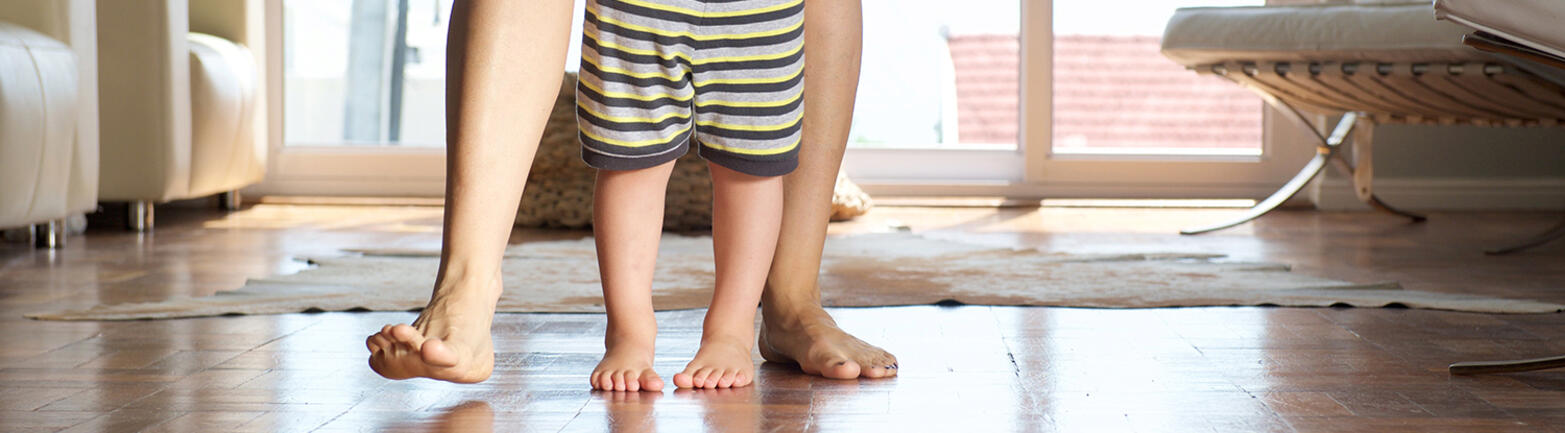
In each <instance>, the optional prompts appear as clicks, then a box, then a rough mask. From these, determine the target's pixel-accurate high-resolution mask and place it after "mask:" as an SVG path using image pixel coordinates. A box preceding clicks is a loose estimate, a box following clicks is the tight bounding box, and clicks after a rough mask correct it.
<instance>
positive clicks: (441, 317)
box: [365, 281, 500, 383]
mask: <svg viewBox="0 0 1565 433" xmlns="http://www.w3.org/2000/svg"><path fill="white" fill-rule="evenodd" d="M487 287H489V288H485V289H477V288H476V287H472V288H468V289H467V290H441V291H436V294H435V296H434V297H433V298H432V299H430V300H429V306H427V307H424V311H423V312H422V313H419V315H418V320H414V321H413V324H412V325H411V326H410V325H406V324H397V325H386V326H385V327H383V328H381V330H380V332H379V333H376V334H374V335H371V336H370V337H369V339H368V340H367V341H366V342H365V344H366V345H368V346H369V350H370V358H369V364H370V368H371V369H374V370H375V372H376V373H379V374H380V375H381V376H384V377H386V378H387V379H394V380H402V379H411V378H415V377H424V378H430V379H435V380H443V381H447V382H455V383H478V382H482V381H484V380H485V379H488V378H489V374H490V373H491V372H493V371H494V344H493V342H492V341H491V339H490V335H489V326H490V324H491V323H492V322H493V321H494V311H495V303H496V302H498V301H499V299H500V290H499V287H500V283H499V282H498V281H495V282H493V283H492V284H488V285H487Z"/></svg>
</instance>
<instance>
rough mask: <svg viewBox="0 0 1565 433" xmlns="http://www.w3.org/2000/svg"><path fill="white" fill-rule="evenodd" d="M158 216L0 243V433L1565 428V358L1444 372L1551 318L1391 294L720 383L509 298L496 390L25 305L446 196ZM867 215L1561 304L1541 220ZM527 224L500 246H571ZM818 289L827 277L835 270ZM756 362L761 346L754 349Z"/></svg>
mask: <svg viewBox="0 0 1565 433" xmlns="http://www.w3.org/2000/svg"><path fill="white" fill-rule="evenodd" d="M159 211H160V212H159V214H158V218H159V220H158V226H157V230H156V232H155V233H153V234H144V235H143V234H133V233H128V232H124V231H121V230H118V229H117V228H116V227H112V226H106V225H102V224H100V225H98V226H95V227H93V228H92V229H91V230H90V231H89V232H88V234H87V235H86V236H78V237H72V238H71V239H70V240H69V244H68V245H67V247H66V248H65V249H63V250H58V251H45V250H33V249H31V248H30V247H28V246H27V245H24V244H19V243H7V244H0V387H3V392H0V431H4V432H31V431H40V432H43V431H48V432H52V431H70V432H87V431H113V432H119V431H127V432H128V431H199V432H214V431H329V432H335V431H453V432H456V431H460V432H473V431H476V432H484V431H525V432H531V431H542V432H561V431H564V432H597V431H614V432H642V431H659V432H684V431H700V430H709V431H742V432H748V431H812V432H839V431H840V432H871V431H898V432H900V431H968V432H991V431H993V432H999V431H1026V432H1033V431H1070V432H1077V431H1086V432H1115V431H1224V432H1227V431H1242V432H1251V431H1260V432H1271V431H1279V432H1289V431H1301V432H1305V431H1307V432H1314V431H1371V432H1388V431H1417V432H1488V431H1544V432H1565V370H1557V371H1544V372H1533V373H1522V374H1509V375H1493V376H1474V377H1460V376H1451V375H1449V374H1447V373H1446V371H1445V368H1446V365H1447V364H1449V363H1450V362H1452V361H1458V360H1485V359H1505V358H1526V357H1537V356H1544V355H1553V354H1565V315H1560V314H1548V315H1489V314H1471V313H1456V312H1441V311H1421V310H1405V309H1294V308H1252V307H1244V308H1184V309H1156V310H1097V309H1069V308H1018V307H984V306H962V307H936V306H921V307H899V308H867V309H835V310H833V311H832V312H833V314H834V315H835V316H836V317H837V318H838V320H839V321H840V322H841V324H842V325H843V327H844V328H846V329H848V330H849V331H851V332H853V333H855V334H857V335H859V336H861V337H864V338H865V339H866V340H868V341H870V342H873V343H876V344H880V345H882V346H883V347H885V348H887V349H889V350H891V351H892V352H894V353H896V354H897V355H898V357H899V358H900V361H901V375H900V377H898V378H895V379H888V380H860V381H835V380H825V379H815V378H810V377H807V376H803V375H801V374H799V373H798V372H797V371H795V369H794V368H792V367H789V366H780V365H771V364H765V365H763V366H762V368H761V373H760V377H759V378H758V381H757V382H756V384H755V385H754V386H751V387H747V388H743V389H736V390H726V391H697V392H688V391H687V392H677V391H668V392H665V393H661V394H652V393H641V394H635V393H595V392H591V391H590V390H589V389H588V387H587V385H586V377H587V374H588V373H589V372H590V371H591V369H592V366H593V365H594V364H595V363H596V361H597V357H598V356H599V355H600V353H601V351H602V345H601V334H602V331H603V328H604V319H603V317H602V316H599V315H551V314H504V315H500V316H499V317H498V318H497V319H496V321H495V332H496V335H497V341H496V346H497V350H498V352H499V354H498V366H497V370H496V374H495V376H494V378H493V379H492V380H490V381H489V382H487V383H484V384H481V385H471V386H461V385H451V384H445V383H437V382H430V381H408V382H390V381H386V380H382V379H380V378H379V377H377V376H375V375H374V373H372V372H371V371H370V370H369V369H368V368H367V367H366V365H365V355H366V353H365V349H364V344H363V341H364V336H365V335H367V334H368V333H370V332H373V331H375V330H378V329H379V328H380V326H381V325H382V324H384V323H388V322H397V321H406V320H411V319H412V317H413V314H412V313H324V314H291V315H280V316H252V317H219V318H206V319H191V320H169V321H135V322H41V321H31V320H27V319H25V318H23V317H22V315H23V314H24V313H26V312H29V311H36V310H43V309H58V308H65V307H86V306H90V305H93V304H97V303H103V302H135V301H149V300H158V299H164V298H166V297H169V296H191V295H205V294H210V293H213V292H215V291H219V290H226V289H232V288H236V287H239V286H240V285H242V284H243V282H244V280H245V278H248V277H259V276H264V275H269V274H275V273H285V272H294V271H297V270H299V269H302V268H304V267H305V266H306V265H305V264H303V263H300V262H298V261H296V260H294V259H293V258H294V257H299V256H305V255H328V254H340V252H339V250H340V249H342V248H351V247H364V246H383V247H385V246H402V247H419V248H434V247H438V244H439V233H438V232H439V223H440V210H439V208H435V207H415V206H404V207H392V206H301V205H277V204H263V205H254V206H250V207H247V208H246V209H244V210H242V211H239V212H236V213H222V212H218V211H208V210H205V209H193V208H166V209H159ZM1234 212H1235V211H1233V210H1168V209H1161V210H1159V209H1090V208H1020V209H988V208H906V207H903V208H880V209H877V210H875V211H874V212H872V213H871V214H869V215H867V216H866V217H864V218H861V219H860V220H857V221H854V222H849V223H842V224H837V225H834V226H833V228H832V230H833V232H834V233H836V234H849V233H855V232H865V231H875V230H885V229H887V227H892V226H898V225H907V226H909V227H911V228H912V229H913V230H914V231H915V232H920V233H924V234H928V235H930V236H937V237H943V238H962V239H964V240H966V241H970V242H981V243H989V244H996V245H1015V246H1036V247H1044V248H1047V249H1051V250H1057V251H1074V252H1102V251H1116V252H1123V251H1128V250H1133V251H1181V252H1186V251H1196V252H1218V253H1225V254H1229V255H1231V256H1233V257H1234V258H1236V259H1241V260H1266V261H1275V262H1282V263H1288V264H1292V265H1294V267H1295V270H1296V271H1297V272H1302V273H1308V274H1311V275H1319V276H1325V277H1331V278H1337V279H1345V280H1352V281H1379V280H1395V281H1399V282H1401V283H1403V285H1404V286H1405V287H1406V288H1409V289H1418V290H1431V291H1441V292H1452V293H1477V294H1486V295H1494V296H1504V297H1516V298H1531V299H1540V300H1547V301H1552V302H1559V303H1565V242H1562V243H1556V244H1553V245H1548V246H1545V247H1543V248H1540V249H1538V250H1534V251H1531V252H1527V253H1523V254H1518V255H1514V256H1507V257H1488V256H1484V255H1483V254H1482V253H1481V250H1482V249H1483V248H1485V247H1489V246H1494V245H1498V244H1503V243H1505V242H1507V241H1509V240H1513V239H1516V238H1519V237H1521V236H1523V235H1526V234H1529V233H1531V232H1534V231H1538V230H1542V229H1544V228H1546V227H1548V226H1549V225H1551V224H1552V223H1553V222H1554V221H1555V220H1556V218H1557V216H1555V215H1549V214H1531V213H1437V214H1435V215H1433V216H1432V218H1431V219H1430V221H1429V222H1428V223H1426V224H1418V225H1413V224H1407V223H1405V222H1403V221H1400V220H1397V219H1394V218H1391V217H1387V216H1382V215H1377V214H1369V213H1319V212H1309V211H1288V212H1281V213H1278V214H1275V215H1272V216H1268V217H1266V218H1263V219H1262V220H1260V221H1259V222H1258V223H1255V224H1251V225H1245V226H1241V227H1239V228H1236V229H1233V230H1229V231H1224V232H1218V233H1214V234H1210V235H1204V236H1196V237H1182V236H1179V235H1177V234H1174V233H1175V231H1176V229H1178V228H1180V227H1183V226H1187V225H1195V224H1200V223H1204V222H1208V221H1211V220H1214V219H1217V218H1221V217H1222V216H1224V215H1229V214H1232V213H1234ZM583 235H584V233H581V232H538V231H518V232H516V233H515V234H513V242H520V241H522V240H539V239H558V238H571V237H579V236H583ZM827 290H831V289H830V288H827ZM701 313H702V312H701V311H685V312H667V313H660V314H659V316H658V317H659V320H660V323H661V326H662V333H661V335H660V337H659V338H660V341H659V352H660V353H661V357H660V358H658V359H657V362H658V366H657V367H658V369H659V371H660V372H662V373H664V376H665V377H668V376H671V375H672V374H673V373H674V372H677V371H678V370H679V369H681V368H682V367H683V365H684V363H685V362H686V361H688V360H689V357H690V356H691V355H693V354H694V351H695V343H696V340H697V338H698V335H699V330H700V328H699V327H700V321H701ZM757 360H759V358H757Z"/></svg>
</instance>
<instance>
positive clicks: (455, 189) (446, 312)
mask: <svg viewBox="0 0 1565 433" xmlns="http://www.w3.org/2000/svg"><path fill="white" fill-rule="evenodd" d="M572 7H573V4H572V2H571V0H530V1H525V2H523V1H512V0H458V1H457V2H456V3H455V5H454V6H453V7H452V13H451V26H450V35H449V36H448V37H447V58H446V120H447V121H446V206H445V221H444V223H445V224H444V228H445V231H444V234H443V238H442V244H441V245H442V248H441V254H440V271H439V274H438V276H437V279H436V283H435V288H434V292H433V294H431V296H430V300H429V305H428V306H427V307H425V308H424V311H423V312H422V313H420V314H419V316H418V319H417V320H415V321H414V322H413V324H412V325H406V324H398V325H388V326H386V327H384V328H382V329H381V332H379V333H376V334H374V335H371V336H370V337H369V339H368V341H367V344H368V346H369V349H370V359H369V363H370V367H371V368H373V369H374V370H375V372H377V373H380V375H381V376H385V377H387V378H390V379H407V378H412V377H427V378H431V379H438V380H445V381H451V382H461V383H473V382H480V381H483V380H485V379H488V378H489V374H490V372H491V371H493V369H494V349H493V346H492V343H491V340H490V335H489V326H490V323H491V321H492V320H493V319H494V308H495V303H496V302H497V301H498V300H499V297H500V292H501V289H502V285H501V282H500V260H501V257H502V255H503V254H504V251H505V246H506V240H507V239H508V238H509V237H510V232H511V225H512V223H513V221H514V219H515V216H516V206H517V204H518V202H519V201H520V200H521V195H522V187H523V185H524V184H525V183H526V180H527V172H528V169H529V168H530V167H532V160H533V154H534V153H535V152H536V151H537V150H538V140H539V138H540V137H542V135H543V128H544V124H545V122H546V121H547V120H548V118H549V113H550V111H551V108H552V105H553V103H554V99H555V97H556V96H557V95H558V94H559V91H560V79H561V74H562V73H563V72H562V71H563V67H564V65H565V51H566V47H567V45H566V44H567V43H568V40H569V33H570V28H571V8H572Z"/></svg>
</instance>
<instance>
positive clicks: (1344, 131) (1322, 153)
mask: <svg viewBox="0 0 1565 433" xmlns="http://www.w3.org/2000/svg"><path fill="white" fill-rule="evenodd" d="M1266 101H1267V102H1268V103H1272V104H1273V105H1274V106H1277V107H1278V108H1279V109H1282V110H1283V111H1284V113H1286V114H1289V115H1291V117H1290V119H1292V120H1293V121H1294V122H1295V123H1298V124H1299V125H1300V126H1304V127H1305V128H1307V129H1309V130H1310V131H1314V130H1315V127H1314V125H1311V124H1310V123H1309V121H1308V120H1306V119H1305V117H1304V115H1303V114H1302V113H1299V112H1298V110H1295V109H1294V108H1293V107H1292V106H1289V105H1287V104H1286V103H1284V102H1281V101H1280V100H1278V99H1276V98H1275V97H1273V98H1267V99H1266ZM1358 118H1359V115H1358V113H1347V114H1346V115H1343V116H1342V121H1340V122H1337V127H1336V128H1335V129H1333V130H1332V133H1331V136H1330V137H1326V136H1322V135H1320V134H1319V133H1317V134H1316V138H1319V139H1320V145H1319V146H1317V147H1316V153H1315V157H1314V158H1311V159H1310V162H1309V163H1308V164H1305V165H1304V169H1302V170H1299V174H1296V175H1293V179H1290V180H1288V183H1286V184H1283V186H1282V188H1281V189H1278V190H1277V192H1274V193H1272V195H1271V196H1270V197H1267V198H1266V199H1265V200H1261V202H1260V203H1257V204H1256V205H1255V207H1252V208H1250V210H1248V211H1245V213H1244V214H1243V215H1240V216H1239V217H1237V218H1234V219H1231V220H1228V221H1225V222H1222V223H1218V224H1213V225H1210V226H1205V227H1198V228H1193V229H1185V230H1180V231H1179V234H1183V235H1198V234H1202V233H1207V232H1214V231H1218V230H1222V229H1226V228H1229V227H1233V226H1236V225H1240V224H1244V223H1247V222H1250V221H1253V220H1255V219H1256V218H1260V217H1261V216H1262V215H1266V214H1267V213H1270V212H1271V211H1273V210H1276V209H1277V207H1278V206H1282V204H1283V203H1284V202H1287V201H1288V199H1290V198H1293V196H1295V195H1298V194H1299V191H1302V190H1304V187H1305V186H1306V185H1309V184H1310V180H1311V179H1314V178H1315V176H1319V175H1320V172H1321V170H1323V169H1325V168H1326V164H1327V163H1329V162H1332V159H1334V158H1338V156H1337V148H1338V146H1341V145H1342V142H1343V141H1345V140H1347V138H1348V134H1350V133H1352V132H1353V128H1354V127H1356V126H1357V125H1358Z"/></svg>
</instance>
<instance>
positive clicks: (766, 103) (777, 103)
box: [696, 92, 804, 108]
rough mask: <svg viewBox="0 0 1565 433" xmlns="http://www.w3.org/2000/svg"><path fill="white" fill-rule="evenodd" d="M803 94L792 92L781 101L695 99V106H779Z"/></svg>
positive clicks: (791, 101) (795, 99)
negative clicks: (791, 94) (790, 95)
mask: <svg viewBox="0 0 1565 433" xmlns="http://www.w3.org/2000/svg"><path fill="white" fill-rule="evenodd" d="M803 95H804V92H795V93H794V94H793V97H791V98H788V99H784V100H781V101H763V102H748V101H696V106H697V107H709V106H713V105H721V106H724V107H735V108H770V107H781V106H784V105H788V104H792V103H793V101H797V100H799V97H801V96H803Z"/></svg>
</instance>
